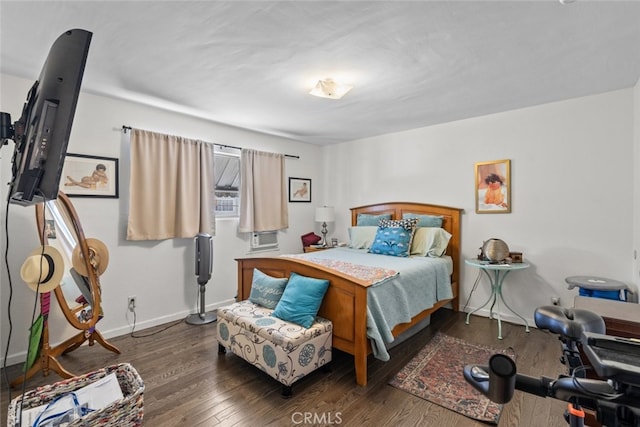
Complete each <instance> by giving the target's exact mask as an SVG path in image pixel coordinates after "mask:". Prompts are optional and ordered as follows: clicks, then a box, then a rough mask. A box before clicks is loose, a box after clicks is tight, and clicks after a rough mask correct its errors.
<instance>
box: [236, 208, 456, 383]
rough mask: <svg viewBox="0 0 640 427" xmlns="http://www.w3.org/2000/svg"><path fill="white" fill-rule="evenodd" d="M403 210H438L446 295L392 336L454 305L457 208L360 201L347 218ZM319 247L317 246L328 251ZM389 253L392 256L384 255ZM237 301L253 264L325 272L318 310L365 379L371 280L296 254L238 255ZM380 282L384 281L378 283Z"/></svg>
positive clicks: (276, 273)
mask: <svg viewBox="0 0 640 427" xmlns="http://www.w3.org/2000/svg"><path fill="white" fill-rule="evenodd" d="M403 213H404V214H407V213H411V214H418V215H434V216H441V217H442V219H443V222H442V228H443V229H444V230H446V231H447V232H449V233H450V234H451V238H450V240H449V244H448V246H447V249H446V254H445V255H446V257H448V258H450V262H451V265H450V267H449V272H450V273H451V275H450V287H451V292H450V294H449V296H450V297H448V298H444V299H438V300H437V301H436V302H434V303H433V305H431V306H430V307H428V308H426V309H424V310H422V311H421V312H419V313H417V314H415V315H414V316H412V317H411V319H410V320H409V321H407V322H404V323H400V324H397V325H392V330H391V333H392V334H393V337H398V336H400V334H402V333H403V332H405V331H407V330H409V329H410V328H412V327H414V326H416V325H418V324H420V323H424V321H425V319H428V317H429V316H430V315H431V314H432V313H434V312H435V311H436V310H438V309H440V308H442V307H444V306H447V305H449V306H450V307H451V308H452V309H453V310H454V311H457V310H458V308H459V301H458V298H459V277H460V276H459V274H460V216H461V213H462V210H461V209H458V208H452V207H446V206H438V205H430V204H424V203H404V202H392V203H381V204H376V205H367V206H360V207H356V208H352V209H351V224H352V225H353V226H355V225H356V224H357V219H358V215H360V214H365V215H382V214H389V215H390V216H391V218H392V219H401V218H402V217H403ZM329 251H332V249H330V250H328V251H322V252H329ZM388 258H394V257H388ZM236 261H237V263H238V296H237V299H238V301H242V300H246V299H248V298H249V294H250V292H251V283H252V279H253V270H254V269H258V270H260V271H262V272H263V273H265V274H268V275H270V276H273V277H289V276H290V275H291V273H292V272H295V273H297V274H300V275H303V276H309V277H317V278H325V279H328V280H329V281H330V285H329V289H328V290H327V293H326V294H325V297H324V300H323V302H322V305H321V307H320V310H319V312H318V315H320V316H322V317H324V318H326V319H329V320H331V321H332V322H333V347H334V348H337V349H339V350H341V351H344V352H346V353H348V354H351V355H353V357H354V365H355V373H356V383H357V384H358V385H361V386H365V385H366V384H367V356H368V355H369V354H371V353H372V345H371V342H370V340H369V338H368V336H367V313H368V311H369V310H367V307H368V303H369V299H370V298H369V292H370V291H371V289H370V288H371V287H372V283H371V282H370V281H367V280H361V279H356V278H354V277H353V276H351V275H348V274H346V273H344V272H342V271H338V270H335V269H332V268H330V267H327V266H325V265H319V264H317V263H315V262H312V260H308V259H304V258H302V257H290V256H280V257H257V258H239V259H236ZM382 286H384V285H382Z"/></svg>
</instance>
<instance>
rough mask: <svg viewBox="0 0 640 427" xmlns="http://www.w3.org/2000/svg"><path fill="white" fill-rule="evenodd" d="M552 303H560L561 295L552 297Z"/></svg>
mask: <svg viewBox="0 0 640 427" xmlns="http://www.w3.org/2000/svg"><path fill="white" fill-rule="evenodd" d="M551 304H553V305H560V297H551Z"/></svg>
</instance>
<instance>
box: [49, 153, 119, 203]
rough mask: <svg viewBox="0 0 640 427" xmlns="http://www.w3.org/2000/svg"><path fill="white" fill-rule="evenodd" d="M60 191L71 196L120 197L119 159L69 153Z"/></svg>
mask: <svg viewBox="0 0 640 427" xmlns="http://www.w3.org/2000/svg"><path fill="white" fill-rule="evenodd" d="M60 191H62V192H64V193H65V194H66V195H67V196H69V197H107V198H115V199H117V198H118V159H115V158H112V157H98V156H89V155H86V154H71V153H67V155H66V157H65V160H64V166H63V168H62V176H61V177H60Z"/></svg>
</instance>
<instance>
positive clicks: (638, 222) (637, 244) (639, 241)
mask: <svg viewBox="0 0 640 427" xmlns="http://www.w3.org/2000/svg"><path fill="white" fill-rule="evenodd" d="M633 94H634V101H633V124H634V129H633V139H634V141H633V213H634V215H633V250H634V252H633V258H634V263H633V271H632V272H631V275H632V277H633V281H634V283H635V284H636V288H637V289H640V79H639V80H638V82H637V83H636V85H635V87H634V88H633Z"/></svg>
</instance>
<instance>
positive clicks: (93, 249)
mask: <svg viewBox="0 0 640 427" xmlns="http://www.w3.org/2000/svg"><path fill="white" fill-rule="evenodd" d="M86 242H87V246H88V247H89V258H90V259H89V263H90V264H91V265H93V267H94V268H95V269H96V274H97V275H98V276H100V275H101V274H102V273H104V271H105V270H106V269H107V266H108V265H109V249H107V245H105V244H104V243H102V241H100V240H98V239H93V238H87V239H86ZM71 264H72V265H73V268H75V269H76V271H77V272H78V273H80V274H81V275H83V276H85V277H89V272H88V271H87V264H86V263H85V262H84V258H83V257H82V250H81V249H80V245H76V247H75V248H74V249H73V253H72V254H71Z"/></svg>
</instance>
